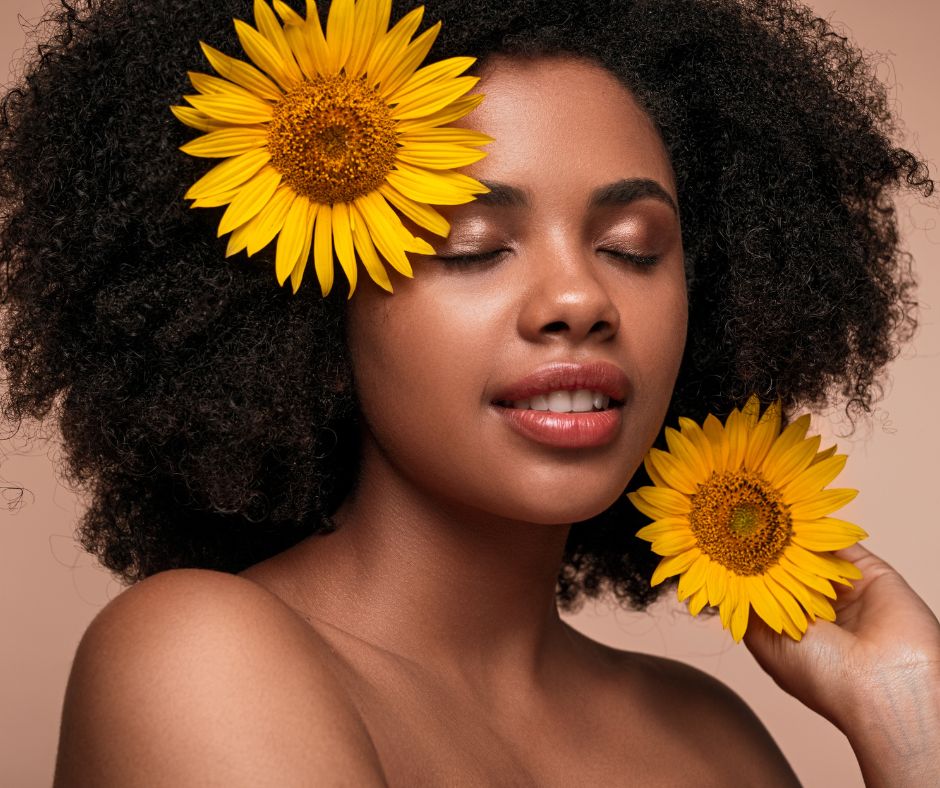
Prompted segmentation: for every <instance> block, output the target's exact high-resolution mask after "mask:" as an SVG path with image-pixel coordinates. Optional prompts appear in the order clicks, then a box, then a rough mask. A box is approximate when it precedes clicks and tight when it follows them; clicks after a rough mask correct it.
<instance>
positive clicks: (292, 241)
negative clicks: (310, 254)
mask: <svg viewBox="0 0 940 788" xmlns="http://www.w3.org/2000/svg"><path fill="white" fill-rule="evenodd" d="M309 204H310V201H309V200H308V199H307V198H306V197H304V196H302V195H298V196H297V199H295V200H294V202H293V204H292V205H291V207H290V211H289V212H288V214H287V219H286V220H285V221H284V227H283V228H282V229H281V234H280V236H279V237H278V239H277V255H276V259H275V274H276V276H277V283H278V284H279V285H282V286H283V284H284V282H285V281H287V277H288V276H290V272H291V271H292V270H293V268H294V266H295V265H296V264H297V260H298V259H299V258H300V252H301V249H302V248H303V244H304V238H305V237H306V234H307V227H306V223H307V216H308V206H309Z"/></svg>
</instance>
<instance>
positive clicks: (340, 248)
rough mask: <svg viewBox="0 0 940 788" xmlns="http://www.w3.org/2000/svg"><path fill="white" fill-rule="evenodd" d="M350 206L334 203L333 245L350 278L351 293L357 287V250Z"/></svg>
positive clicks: (347, 277) (347, 276)
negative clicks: (354, 242)
mask: <svg viewBox="0 0 940 788" xmlns="http://www.w3.org/2000/svg"><path fill="white" fill-rule="evenodd" d="M350 222H351V217H350V215H349V206H348V205H347V204H346V203H344V202H338V203H334V204H333V245H334V246H335V248H336V257H337V259H338V260H339V264H340V266H341V267H342V269H343V273H345V274H346V279H347V280H349V295H350V297H351V296H352V294H353V292H354V291H355V289H356V276H357V274H358V271H357V270H356V252H355V246H354V244H353V231H352V226H351V224H350Z"/></svg>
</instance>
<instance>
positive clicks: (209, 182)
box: [184, 149, 271, 200]
mask: <svg viewBox="0 0 940 788" xmlns="http://www.w3.org/2000/svg"><path fill="white" fill-rule="evenodd" d="M270 160H271V154H270V153H268V151H267V150H263V149H262V150H253V151H249V152H248V153H243V154H241V155H240V156H235V157H233V158H231V159H226V160H225V161H223V162H222V163H221V164H217V165H216V166H215V167H213V168H212V169H211V170H209V172H207V173H206V174H205V175H203V176H202V177H201V178H200V179H199V180H198V181H196V182H195V183H194V184H193V185H192V186H190V187H189V191H187V192H186V194H185V196H184V199H187V200H198V199H200V198H202V197H211V196H212V195H214V194H219V193H221V192H227V191H231V190H232V189H234V188H236V187H237V186H241V185H242V184H243V183H245V181H247V180H249V179H250V178H251V177H252V176H253V175H254V174H255V173H257V172H258V170H260V169H261V168H262V167H263V166H264V165H265V164H267V163H268V162H269V161H270Z"/></svg>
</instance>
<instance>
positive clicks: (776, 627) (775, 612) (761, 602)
mask: <svg viewBox="0 0 940 788" xmlns="http://www.w3.org/2000/svg"><path fill="white" fill-rule="evenodd" d="M743 580H744V586H745V588H746V590H747V596H748V599H750V601H751V606H752V607H753V608H754V612H755V613H757V615H759V616H760V617H761V618H762V619H764V621H766V622H767V624H768V626H769V627H770V628H771V629H772V630H773V631H774V632H776V633H777V634H780V632H782V631H783V621H782V617H783V611H782V610H781V609H780V605H779V604H778V603H777V600H776V599H774V597H773V594H771V593H770V591H769V590H768V589H767V586H766V585H765V584H764V579H763V577H761V576H760V575H747V576H746V577H744V578H743Z"/></svg>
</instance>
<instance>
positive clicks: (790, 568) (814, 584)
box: [778, 553, 836, 599]
mask: <svg viewBox="0 0 940 788" xmlns="http://www.w3.org/2000/svg"><path fill="white" fill-rule="evenodd" d="M778 560H779V562H780V566H781V568H783V569H784V570H786V572H787V573H788V574H791V575H793V577H795V578H796V579H797V580H798V581H799V582H800V583H802V584H803V585H804V586H806V587H807V588H812V589H814V590H815V591H817V592H818V593H820V594H823V595H824V596H827V597H829V598H830V599H835V598H836V590H835V589H834V588H833V587H832V583H830V582H829V581H828V580H826V578H825V577H820V576H819V575H818V574H816V573H815V572H811V571H810V570H809V569H804V568H803V567H802V566H798V565H797V564H795V563H794V562H793V561H791V560H790V559H789V558H787V556H786V553H784V554H783V555H782V556H780V558H779V559H778Z"/></svg>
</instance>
